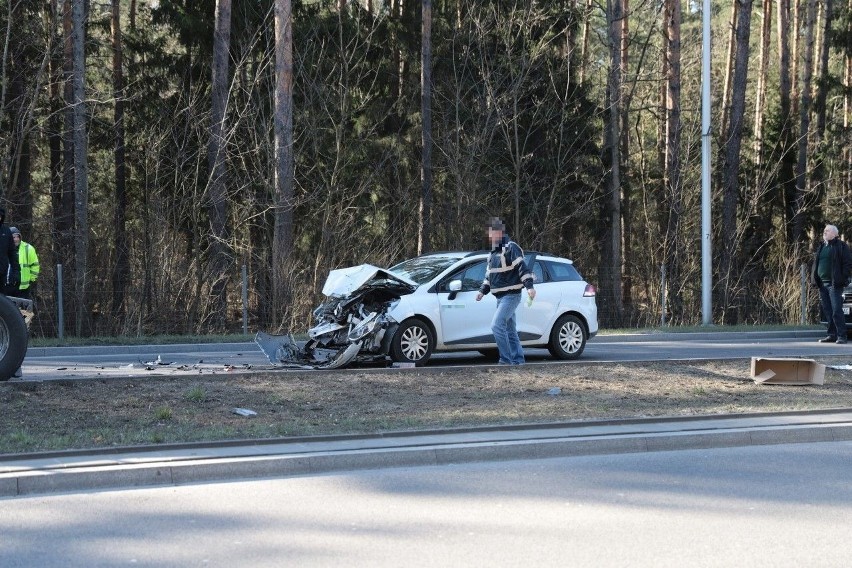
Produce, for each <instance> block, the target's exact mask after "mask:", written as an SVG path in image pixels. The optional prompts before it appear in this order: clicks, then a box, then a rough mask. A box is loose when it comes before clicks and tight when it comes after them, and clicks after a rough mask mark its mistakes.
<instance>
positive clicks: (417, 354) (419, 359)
mask: <svg viewBox="0 0 852 568" xmlns="http://www.w3.org/2000/svg"><path fill="white" fill-rule="evenodd" d="M434 350H435V337H434V336H433V335H432V330H431V329H429V326H428V325H426V323H425V322H424V321H423V320H419V319H417V318H412V319H410V320H408V321H406V322H403V324H402V325H401V326H399V329H398V330H397V332H396V335H394V337H393V342H392V343H391V357H392V358H393V360H394V361H396V362H398V363H414V364H415V365H416V366H418V367H420V366H422V365H425V364H426V362H427V361H428V360H429V357H431V356H432V351H434Z"/></svg>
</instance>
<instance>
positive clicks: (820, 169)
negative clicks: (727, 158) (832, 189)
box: [805, 0, 834, 231]
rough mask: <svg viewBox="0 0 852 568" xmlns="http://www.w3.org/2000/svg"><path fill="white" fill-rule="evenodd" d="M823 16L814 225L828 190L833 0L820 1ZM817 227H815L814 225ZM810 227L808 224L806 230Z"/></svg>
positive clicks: (815, 106)
mask: <svg viewBox="0 0 852 568" xmlns="http://www.w3.org/2000/svg"><path fill="white" fill-rule="evenodd" d="M819 8H820V13H821V17H820V18H818V21H819V22H821V25H820V26H819V28H818V31H819V39H818V40H817V43H816V49H818V50H819V58H818V59H819V66H818V71H817V73H818V75H819V77H818V79H817V84H816V89H815V95H814V104H813V110H814V118H815V120H816V124H815V126H814V129H813V134H814V135H813V147H814V152H813V155H814V165H813V168H812V173H811V187H812V189H813V191H814V196H813V198H812V199H811V200H810V201H811V203H812V204H813V210H812V211H810V215H809V219H810V224H811V226H814V225H815V223H822V220H823V214H822V203H823V202H824V198H825V195H826V193H827V189H828V188H827V187H826V184H825V153H826V152H825V150H826V148H825V142H824V140H825V128H826V114H827V109H826V101H827V99H828V81H829V78H828V59H829V57H828V56H829V51H830V49H831V44H830V37H829V36H830V32H831V23H832V19H833V12H834V6H833V2H832V0H824V3H821V4H820V5H819ZM814 228H816V227H814ZM807 229H808V227H806V229H805V230H806V231H807Z"/></svg>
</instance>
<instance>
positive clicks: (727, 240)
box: [719, 0, 752, 323]
mask: <svg viewBox="0 0 852 568" xmlns="http://www.w3.org/2000/svg"><path fill="white" fill-rule="evenodd" d="M736 1H737V2H739V3H740V7H739V10H738V12H739V15H738V17H737V27H736V35H737V42H736V45H737V48H736V57H735V59H734V76H733V85H732V89H731V114H730V124H729V126H728V128H727V132H728V137H727V144H726V146H725V151H724V155H725V166H724V169H723V170H722V243H721V244H722V246H721V254H720V263H719V272H720V275H719V276H720V280H721V282H720V284H721V286H722V306H721V308H722V310H723V312H724V319H725V322H726V323H735V322H736V313H735V312H734V310H733V309H732V307H733V306H732V303H733V302H732V298H733V296H734V294H735V290H734V289H733V285H734V282H733V274H734V272H735V268H734V258H735V254H736V246H737V238H736V235H737V201H738V199H739V179H738V178H739V173H740V147H741V145H742V144H741V141H742V132H743V119H744V117H745V92H746V83H747V81H748V58H749V38H750V35H751V8H752V0H736Z"/></svg>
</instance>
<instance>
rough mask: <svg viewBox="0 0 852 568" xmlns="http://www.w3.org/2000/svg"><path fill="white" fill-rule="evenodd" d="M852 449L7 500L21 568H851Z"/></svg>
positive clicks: (614, 459)
mask: <svg viewBox="0 0 852 568" xmlns="http://www.w3.org/2000/svg"><path fill="white" fill-rule="evenodd" d="M850 459H852V442H827V443H811V444H785V445H773V446H749V447H737V448H715V449H712V448H707V449H695V450H685V451H677V452H652V453H644V454H616V455H600V456H579V457H562V458H552V459H539V460H523V459H520V460H516V461H505V462H503V461H501V462H477V463H459V464H448V465H443V466H429V467H401V468H393V469H374V470H360V471H347V472H337V473H331V474H325V475H312V476H304V477H287V478H282V479H264V480H255V481H245V480H243V481H233V482H229V483H206V484H203V485H182V486H173V487H172V486H170V487H161V488H147V489H130V490H116V491H102V492H81V493H76V494H64V495H63V494H59V495H49V496H31V497H20V498H15V499H0V515H2V518H3V537H2V538H0V564H2V565H3V566H5V567H8V568H12V567H17V566H21V567H24V566H43V567H52V566H63V567H74V566H81V567H82V566H85V567H90V566H119V565H128V564H129V565H141V566H341V565H347V566H374V567H385V566H388V567H390V566H413V567H416V566H519V567H521V566H524V567H525V566H599V567H609V566H635V567H640V568H641V567H649V568H650V567H654V568H660V567H668V566H671V567H681V566H694V567H705V566H707V567H710V566H713V567H716V566H773V567H780V568H784V567H790V568H799V567H801V566H826V567H833V566H837V567H840V566H848V565H849V558H850V555H852V541H850V539H849V538H848V529H849V527H850V526H852V485H850V484H849V475H848V472H849V463H850Z"/></svg>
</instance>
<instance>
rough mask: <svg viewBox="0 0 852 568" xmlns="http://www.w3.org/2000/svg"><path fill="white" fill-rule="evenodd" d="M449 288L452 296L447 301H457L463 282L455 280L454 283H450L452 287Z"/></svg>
mask: <svg viewBox="0 0 852 568" xmlns="http://www.w3.org/2000/svg"><path fill="white" fill-rule="evenodd" d="M448 288H449V290H450V295H449V297H448V298H447V299H449V300H455V299H456V296H457V295H458V293H459V292H460V291H461V289H462V281H461V280H453V281H452V282H450V285H449V286H448Z"/></svg>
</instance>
